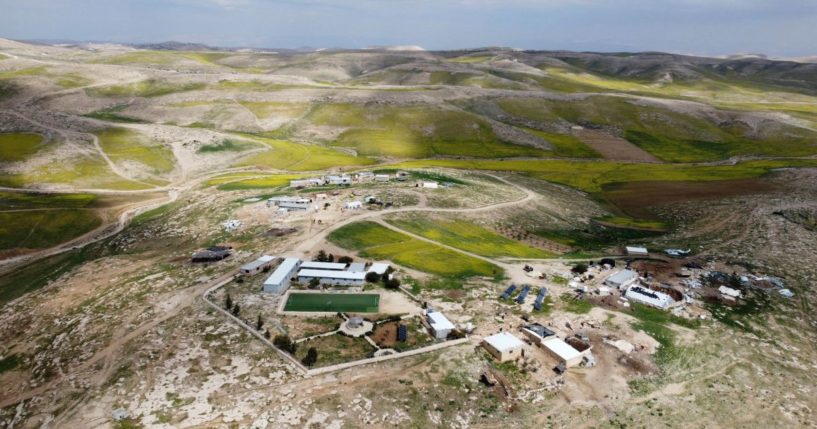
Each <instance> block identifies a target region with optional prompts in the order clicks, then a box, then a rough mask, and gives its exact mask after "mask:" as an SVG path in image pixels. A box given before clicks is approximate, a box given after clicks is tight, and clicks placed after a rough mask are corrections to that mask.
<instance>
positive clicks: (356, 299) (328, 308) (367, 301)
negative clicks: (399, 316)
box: [284, 292, 380, 313]
mask: <svg viewBox="0 0 817 429" xmlns="http://www.w3.org/2000/svg"><path fill="white" fill-rule="evenodd" d="M284 311H304V312H321V311H325V312H330V313H337V312H349V313H377V312H378V311H380V295H378V294H376V293H366V294H363V293H320V292H317V293H291V294H289V298H287V302H286V304H285V305H284Z"/></svg>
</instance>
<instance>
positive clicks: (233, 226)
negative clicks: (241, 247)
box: [221, 219, 241, 232]
mask: <svg viewBox="0 0 817 429" xmlns="http://www.w3.org/2000/svg"><path fill="white" fill-rule="evenodd" d="M221 226H223V227H224V230H225V231H228V232H229V231H235V230H237V229H238V227H239V226H241V221H240V220H238V219H230V220H227V221H225V222H224V223H222V224H221Z"/></svg>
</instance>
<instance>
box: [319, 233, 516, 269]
mask: <svg viewBox="0 0 817 429" xmlns="http://www.w3.org/2000/svg"><path fill="white" fill-rule="evenodd" d="M329 240H330V241H332V242H333V243H335V244H337V245H339V246H341V247H344V248H346V249H352V250H357V251H358V252H359V253H360V255H361V256H364V257H367V258H372V259H387V260H391V261H393V262H395V263H397V264H400V265H403V266H406V267H409V268H413V269H416V270H418V271H423V272H426V273H429V274H435V275H438V276H442V277H449V278H465V277H471V276H487V277H498V276H501V275H502V274H503V271H502V269H501V268H499V267H497V266H496V265H493V264H490V263H488V262H485V261H482V260H480V259H476V258H473V257H470V256H467V255H463V254H461V253H458V252H455V251H453V250H449V249H446V248H444V247H441V246H437V245H434V244H431V243H427V242H425V241H420V240H417V239H414V238H411V237H409V236H407V235H405V234H401V233H399V232H396V231H392V230H390V229H388V228H386V227H384V226H381V225H378V224H376V223H374V222H356V223H352V224H349V225H346V226H344V227H342V228H340V229H337V230H335V231H333V232H332V233H331V234H330V235H329Z"/></svg>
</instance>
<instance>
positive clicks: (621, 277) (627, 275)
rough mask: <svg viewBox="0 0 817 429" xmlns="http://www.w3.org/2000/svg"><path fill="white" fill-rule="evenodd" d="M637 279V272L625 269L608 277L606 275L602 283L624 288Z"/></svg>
mask: <svg viewBox="0 0 817 429" xmlns="http://www.w3.org/2000/svg"><path fill="white" fill-rule="evenodd" d="M637 280H638V273H637V272H635V271H633V270H630V269H626V270H622V271H619V272H617V273H615V274H613V275H612V276H610V277H607V280H605V281H604V284H606V285H607V286H610V287H614V288H617V289H624V288H626V287H627V286H630V285H631V284H633V283H635V282H636V281H637Z"/></svg>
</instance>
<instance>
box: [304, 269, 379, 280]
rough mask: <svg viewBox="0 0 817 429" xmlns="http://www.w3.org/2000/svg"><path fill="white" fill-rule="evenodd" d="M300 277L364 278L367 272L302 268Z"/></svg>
mask: <svg viewBox="0 0 817 429" xmlns="http://www.w3.org/2000/svg"><path fill="white" fill-rule="evenodd" d="M298 277H317V278H322V279H343V280H364V279H366V273H364V272H359V271H358V272H351V271H334V270H308V269H306V270H304V269H302V270H300V271H298Z"/></svg>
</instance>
